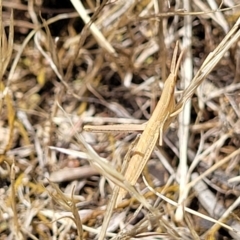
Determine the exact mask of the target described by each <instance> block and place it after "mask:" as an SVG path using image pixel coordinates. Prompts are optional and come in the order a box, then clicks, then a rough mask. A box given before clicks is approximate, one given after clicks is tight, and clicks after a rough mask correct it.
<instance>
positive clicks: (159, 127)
mask: <svg viewBox="0 0 240 240" xmlns="http://www.w3.org/2000/svg"><path fill="white" fill-rule="evenodd" d="M178 45H179V44H178V42H177V44H176V46H175V49H174V53H173V58H172V62H171V69H170V75H169V76H168V78H167V80H166V81H165V84H164V87H163V91H162V95H161V97H160V99H159V101H158V103H157V106H156V108H155V109H154V111H153V113H152V116H151V117H150V119H149V120H148V122H146V123H144V124H140V125H136V124H127V125H110V126H108V125H107V126H89V125H86V126H84V130H86V131H93V132H109V131H110V132H111V131H128V132H129V131H131V130H132V131H143V132H142V135H141V136H140V138H139V140H138V142H137V144H136V146H135V148H134V153H133V156H132V157H131V158H130V160H129V165H128V167H127V169H126V171H125V173H124V177H125V179H126V180H127V181H128V182H129V183H130V184H132V185H135V184H136V182H137V180H138V178H139V176H140V175H141V173H142V171H143V169H144V167H145V165H146V163H147V161H148V160H149V158H150V156H151V154H152V151H153V149H154V147H155V145H156V143H157V141H158V140H159V145H162V142H163V132H164V131H165V130H166V129H167V128H168V126H169V124H170V123H171V121H172V120H173V118H174V116H175V115H176V114H177V113H175V112H174V109H175V97H174V92H175V85H176V80H177V72H178V68H179V65H180V61H181V58H182V55H183V52H181V54H180V56H179V58H178V60H177V52H178ZM126 129H127V130H126ZM125 195H126V190H124V189H122V188H121V189H120V191H119V193H118V198H117V201H116V206H117V205H118V203H120V202H121V201H122V198H124V197H125Z"/></svg>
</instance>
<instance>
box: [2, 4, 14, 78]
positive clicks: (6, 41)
mask: <svg viewBox="0 0 240 240" xmlns="http://www.w3.org/2000/svg"><path fill="white" fill-rule="evenodd" d="M0 4H1V5H0V8H1V9H0V20H1V19H2V1H1V3H0ZM2 23H3V22H2V20H1V21H0V56H1V64H0V78H1V81H2V78H3V75H4V73H5V71H6V69H7V66H8V64H9V62H10V59H11V57H12V50H13V39H14V29H13V26H14V21H13V12H11V16H10V25H9V34H8V36H6V32H5V29H4V26H3V24H2Z"/></svg>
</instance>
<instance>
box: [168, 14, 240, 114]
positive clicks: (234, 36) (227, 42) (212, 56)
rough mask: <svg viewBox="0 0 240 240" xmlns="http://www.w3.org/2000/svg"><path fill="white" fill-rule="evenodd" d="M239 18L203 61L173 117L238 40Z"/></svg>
mask: <svg viewBox="0 0 240 240" xmlns="http://www.w3.org/2000/svg"><path fill="white" fill-rule="evenodd" d="M239 26H240V18H239V19H238V20H237V21H236V23H235V24H234V26H233V27H232V29H231V30H230V31H229V33H228V34H227V35H226V36H225V38H224V39H223V40H222V41H221V42H220V44H219V45H218V47H216V48H215V49H214V51H213V52H211V53H209V55H208V57H207V58H206V59H205V61H204V62H203V64H202V65H201V68H200V69H199V70H198V71H197V73H196V74H195V76H194V78H193V80H192V81H191V84H190V85H189V86H188V87H187V88H186V89H185V90H184V92H183V94H182V98H181V99H180V100H179V102H178V104H177V106H176V108H175V113H173V114H172V115H175V114H176V113H178V112H179V111H181V109H182V108H183V106H184V105H185V103H186V102H187V101H188V100H189V99H190V98H191V97H192V95H193V94H194V92H195V91H196V89H197V88H198V87H199V85H200V84H201V83H202V82H203V81H204V79H205V78H206V76H207V75H208V74H209V73H210V72H211V71H212V69H213V68H214V67H215V66H216V65H217V63H218V62H219V61H220V60H221V59H222V57H223V56H224V54H225V53H226V52H227V51H228V50H229V48H230V47H231V46H232V45H233V44H234V43H235V42H236V41H237V40H238V39H239V37H240V29H239Z"/></svg>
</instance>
